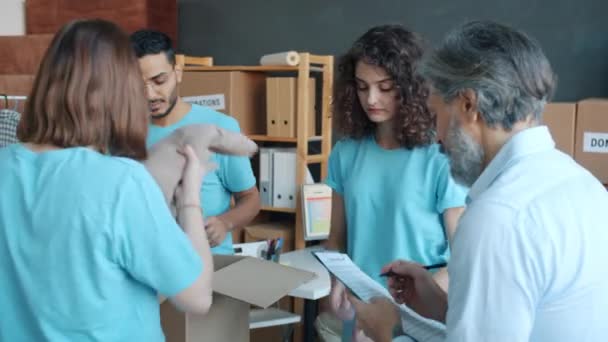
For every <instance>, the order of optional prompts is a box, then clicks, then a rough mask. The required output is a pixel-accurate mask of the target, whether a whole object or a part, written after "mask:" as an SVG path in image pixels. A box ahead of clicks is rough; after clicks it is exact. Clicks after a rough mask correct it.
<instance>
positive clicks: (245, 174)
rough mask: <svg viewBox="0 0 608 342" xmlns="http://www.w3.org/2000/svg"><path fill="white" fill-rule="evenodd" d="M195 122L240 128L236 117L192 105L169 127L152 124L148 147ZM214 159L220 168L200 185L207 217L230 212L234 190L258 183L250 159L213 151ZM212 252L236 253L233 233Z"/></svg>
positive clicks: (204, 212)
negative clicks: (190, 108) (233, 244)
mask: <svg viewBox="0 0 608 342" xmlns="http://www.w3.org/2000/svg"><path fill="white" fill-rule="evenodd" d="M193 124H211V125H216V126H218V127H220V128H223V129H226V130H228V131H233V132H240V131H241V129H240V127H239V124H238V122H237V121H236V120H235V119H234V118H232V117H230V116H228V115H225V114H222V113H219V112H216V111H214V110H212V109H210V108H208V107H203V106H198V105H192V110H191V111H190V112H189V113H188V114H186V116H184V117H183V118H182V119H181V120H180V121H178V122H177V123H175V124H173V125H170V126H166V127H161V126H156V125H150V130H149V132H148V139H147V144H148V147H149V146H152V145H154V144H155V143H157V142H158V141H159V140H161V139H163V138H165V137H167V136H168V135H170V134H171V133H172V132H173V131H175V130H176V129H178V128H180V127H183V126H187V125H193ZM211 161H212V162H213V163H215V164H216V165H217V169H215V170H214V171H212V172H210V173H208V174H207V175H206V176H205V179H203V186H202V187H201V205H202V207H203V214H204V216H205V217H210V216H218V215H221V214H223V213H225V212H227V211H228V210H229V209H230V198H231V196H232V194H233V193H236V192H241V191H245V190H248V189H251V188H252V187H253V186H255V177H254V176H253V170H252V169H251V162H250V160H249V158H247V157H241V156H229V155H223V154H213V155H212V157H211ZM211 252H212V253H213V254H233V253H234V250H233V247H232V234H231V233H228V234H226V238H225V239H224V241H223V242H222V243H221V244H220V245H218V246H216V247H215V248H212V249H211Z"/></svg>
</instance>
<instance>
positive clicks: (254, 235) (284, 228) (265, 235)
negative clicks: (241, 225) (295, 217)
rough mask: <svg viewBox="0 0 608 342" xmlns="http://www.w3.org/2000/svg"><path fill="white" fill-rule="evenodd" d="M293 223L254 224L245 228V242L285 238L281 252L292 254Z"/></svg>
mask: <svg viewBox="0 0 608 342" xmlns="http://www.w3.org/2000/svg"><path fill="white" fill-rule="evenodd" d="M294 230H295V227H294V225H293V223H289V222H267V223H259V224H253V225H249V226H247V227H245V229H244V231H245V234H244V235H245V242H256V241H264V240H270V239H278V238H283V243H284V244H283V247H282V250H281V252H282V253H285V252H290V251H292V250H293V244H294Z"/></svg>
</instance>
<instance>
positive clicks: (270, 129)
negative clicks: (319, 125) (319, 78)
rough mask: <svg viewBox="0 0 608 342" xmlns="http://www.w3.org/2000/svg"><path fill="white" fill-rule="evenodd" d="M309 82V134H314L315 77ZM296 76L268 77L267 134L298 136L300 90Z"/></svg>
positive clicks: (285, 136) (307, 117)
mask: <svg viewBox="0 0 608 342" xmlns="http://www.w3.org/2000/svg"><path fill="white" fill-rule="evenodd" d="M309 81H310V82H309V84H308V94H309V98H308V113H307V114H306V119H307V120H308V121H307V122H308V136H309V137H311V136H314V135H315V133H316V127H315V123H316V120H315V116H316V115H315V98H316V96H315V79H314V78H311V79H309ZM297 89H298V87H297V78H295V77H268V78H267V79H266V134H267V135H268V136H273V137H282V138H295V137H296V136H297V129H298V125H297V120H298V116H297V115H296V113H297V111H298V91H297Z"/></svg>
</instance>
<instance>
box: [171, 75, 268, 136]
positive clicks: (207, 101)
mask: <svg viewBox="0 0 608 342" xmlns="http://www.w3.org/2000/svg"><path fill="white" fill-rule="evenodd" d="M265 80H266V75H265V74H263V73H260V72H246V71H186V72H184V77H183V79H182V83H181V84H180V88H179V91H180V96H182V97H183V98H184V100H185V101H187V102H190V103H197V104H201V105H205V106H207V107H210V108H212V109H215V110H217V111H219V112H222V113H224V114H228V115H231V116H233V117H234V118H235V119H236V120H237V121H238V122H239V125H240V126H241V131H242V132H243V133H244V134H264V131H265V128H266V127H265V125H266V109H265V103H264V97H265V82H266V81H265Z"/></svg>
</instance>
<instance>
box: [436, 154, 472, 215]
mask: <svg viewBox="0 0 608 342" xmlns="http://www.w3.org/2000/svg"><path fill="white" fill-rule="evenodd" d="M436 191H437V207H436V210H437V212H438V213H443V212H444V211H445V210H446V209H449V208H455V207H464V205H465V203H466V197H467V193H468V189H467V188H466V187H464V186H462V185H460V184H458V183H456V181H454V179H453V178H452V175H451V173H450V164H449V161H448V159H447V157H445V156H443V155H442V156H441V158H440V162H439V163H438V169H437V188H436Z"/></svg>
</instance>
